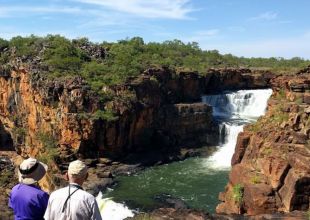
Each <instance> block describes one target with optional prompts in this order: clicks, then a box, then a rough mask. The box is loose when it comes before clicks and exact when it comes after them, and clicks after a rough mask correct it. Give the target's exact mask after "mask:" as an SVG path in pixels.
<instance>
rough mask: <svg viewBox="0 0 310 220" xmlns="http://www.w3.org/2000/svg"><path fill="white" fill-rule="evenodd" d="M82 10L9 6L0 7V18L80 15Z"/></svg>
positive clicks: (74, 8)
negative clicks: (56, 14) (57, 14)
mask: <svg viewBox="0 0 310 220" xmlns="http://www.w3.org/2000/svg"><path fill="white" fill-rule="evenodd" d="M81 12H82V10H81V9H80V8H77V7H55V6H51V7H48V6H46V7H36V6H33V7H29V6H25V7H20V6H9V7H0V17H16V16H29V13H31V14H32V15H34V14H49V13H62V14H77V13H81Z"/></svg>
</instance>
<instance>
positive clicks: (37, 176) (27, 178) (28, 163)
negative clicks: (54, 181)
mask: <svg viewBox="0 0 310 220" xmlns="http://www.w3.org/2000/svg"><path fill="white" fill-rule="evenodd" d="M47 169H48V166H47V165H46V164H44V163H42V162H39V161H38V160H37V159H35V158H31V157H29V158H28V159H26V160H24V161H23V162H22V163H21V164H20V165H19V167H18V179H19V182H20V183H23V184H27V185H31V184H35V183H37V182H38V181H39V180H41V179H42V178H43V177H44V175H45V174H46V171H47Z"/></svg>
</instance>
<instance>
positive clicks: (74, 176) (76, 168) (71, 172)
mask: <svg viewBox="0 0 310 220" xmlns="http://www.w3.org/2000/svg"><path fill="white" fill-rule="evenodd" d="M87 170H88V169H87V166H86V164H85V163H83V162H82V161H80V160H75V161H73V162H71V163H70V164H69V167H68V172H67V177H68V180H69V182H70V183H77V184H79V185H82V184H83V183H84V181H85V180H86V179H87V177H88V172H87Z"/></svg>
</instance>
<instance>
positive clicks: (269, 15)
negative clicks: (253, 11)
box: [250, 11, 278, 21]
mask: <svg viewBox="0 0 310 220" xmlns="http://www.w3.org/2000/svg"><path fill="white" fill-rule="evenodd" d="M277 17H278V13H276V12H274V11H267V12H264V13H262V14H259V15H258V16H256V17H252V18H250V20H252V21H271V20H275V19H277Z"/></svg>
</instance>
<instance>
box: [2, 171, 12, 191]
mask: <svg viewBox="0 0 310 220" xmlns="http://www.w3.org/2000/svg"><path fill="white" fill-rule="evenodd" d="M0 174H1V175H0V187H1V188H3V187H5V186H7V185H8V184H9V183H11V181H12V178H13V177H14V170H12V169H4V170H1V173H0Z"/></svg>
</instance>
